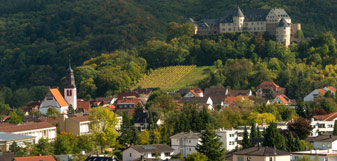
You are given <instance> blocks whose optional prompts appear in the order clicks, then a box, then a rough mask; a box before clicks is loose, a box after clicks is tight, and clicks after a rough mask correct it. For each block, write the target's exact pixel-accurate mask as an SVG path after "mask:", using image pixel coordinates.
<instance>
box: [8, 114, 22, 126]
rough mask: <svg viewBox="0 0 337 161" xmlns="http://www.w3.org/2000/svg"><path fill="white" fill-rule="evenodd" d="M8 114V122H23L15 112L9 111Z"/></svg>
mask: <svg viewBox="0 0 337 161" xmlns="http://www.w3.org/2000/svg"><path fill="white" fill-rule="evenodd" d="M9 116H10V117H11V118H10V119H9V121H8V122H9V123H11V124H20V123H23V121H22V118H21V117H20V116H19V115H18V114H17V113H16V112H11V113H9Z"/></svg>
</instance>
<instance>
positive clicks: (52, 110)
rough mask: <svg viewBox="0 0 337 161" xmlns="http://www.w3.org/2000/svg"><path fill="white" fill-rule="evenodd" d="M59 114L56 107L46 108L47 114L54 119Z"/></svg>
mask: <svg viewBox="0 0 337 161" xmlns="http://www.w3.org/2000/svg"><path fill="white" fill-rule="evenodd" d="M59 114H60V112H59V111H57V109H56V108H53V107H51V108H48V110H47V116H48V117H51V118H54V119H56V118H57V116H58V115H59Z"/></svg>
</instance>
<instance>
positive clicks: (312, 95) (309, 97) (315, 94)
mask: <svg viewBox="0 0 337 161" xmlns="http://www.w3.org/2000/svg"><path fill="white" fill-rule="evenodd" d="M327 92H331V93H332V94H335V93H336V88H335V87H332V86H329V87H324V88H320V89H315V90H313V91H312V92H311V93H309V94H308V95H307V96H305V97H304V98H303V101H304V102H311V101H313V100H315V99H316V98H317V97H320V96H324V95H325V94H326V93H327Z"/></svg>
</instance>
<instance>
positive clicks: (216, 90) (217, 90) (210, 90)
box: [204, 88, 228, 96]
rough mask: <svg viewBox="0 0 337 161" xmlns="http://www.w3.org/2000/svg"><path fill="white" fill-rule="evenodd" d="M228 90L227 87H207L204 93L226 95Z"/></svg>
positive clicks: (207, 94) (206, 94)
mask: <svg viewBox="0 0 337 161" xmlns="http://www.w3.org/2000/svg"><path fill="white" fill-rule="evenodd" d="M227 92H228V89H227V88H206V89H205V92H204V95H205V96H210V95H219V94H221V95H226V94H227Z"/></svg>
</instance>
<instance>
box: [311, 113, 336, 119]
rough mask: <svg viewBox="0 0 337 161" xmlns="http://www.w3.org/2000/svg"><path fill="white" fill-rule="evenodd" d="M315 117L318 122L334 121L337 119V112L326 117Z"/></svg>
mask: <svg viewBox="0 0 337 161" xmlns="http://www.w3.org/2000/svg"><path fill="white" fill-rule="evenodd" d="M313 117H314V118H315V119H317V120H322V121H332V120H334V119H335V118H337V112H334V113H329V114H326V115H316V116H313Z"/></svg>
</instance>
